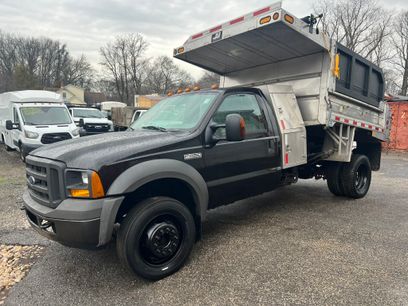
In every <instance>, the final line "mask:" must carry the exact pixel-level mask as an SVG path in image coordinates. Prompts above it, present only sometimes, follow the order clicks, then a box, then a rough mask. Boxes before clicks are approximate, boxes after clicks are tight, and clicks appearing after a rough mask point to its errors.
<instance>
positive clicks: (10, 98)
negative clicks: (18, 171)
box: [0, 90, 79, 160]
mask: <svg viewBox="0 0 408 306" xmlns="http://www.w3.org/2000/svg"><path fill="white" fill-rule="evenodd" d="M77 137H79V128H78V127H77V126H76V125H75V123H74V121H73V120H72V118H71V116H70V114H69V112H68V109H67V107H66V106H65V104H64V102H63V100H62V98H61V96H60V95H59V94H56V93H54V92H50V91H44V90H24V91H14V92H6V93H2V94H0V138H1V140H2V142H3V144H4V145H5V147H6V150H12V149H15V150H17V151H19V152H20V156H21V159H22V160H25V156H26V155H27V154H28V153H29V152H30V151H32V150H34V149H36V148H38V147H40V146H42V145H44V144H50V143H54V142H58V141H62V140H65V139H71V138H77Z"/></svg>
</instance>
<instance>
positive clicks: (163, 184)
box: [115, 178, 201, 238]
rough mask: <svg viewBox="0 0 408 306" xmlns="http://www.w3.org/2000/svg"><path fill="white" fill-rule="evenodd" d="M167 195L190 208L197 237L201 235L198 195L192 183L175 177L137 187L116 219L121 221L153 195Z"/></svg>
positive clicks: (124, 202)
mask: <svg viewBox="0 0 408 306" xmlns="http://www.w3.org/2000/svg"><path fill="white" fill-rule="evenodd" d="M158 196H165V197H170V198H173V199H176V200H177V201H180V202H181V203H183V204H184V205H186V206H187V207H188V209H189V210H190V212H191V214H192V216H193V218H194V220H195V223H196V229H197V238H200V237H201V216H200V215H199V214H198V213H197V211H199V210H197V208H198V207H197V205H199V203H198V200H197V198H196V196H195V195H194V192H193V190H192V189H191V187H190V185H189V184H188V183H186V182H185V181H183V180H180V179H174V178H164V179H158V180H155V181H152V182H149V183H146V184H145V185H143V186H141V187H139V188H137V189H136V190H135V191H133V192H131V193H129V194H127V195H126V196H125V199H124V200H123V202H122V204H121V205H120V207H119V210H118V213H117V215H116V221H115V222H118V223H120V222H121V221H122V220H123V218H124V217H125V216H126V214H127V213H128V212H129V210H131V209H132V208H133V207H135V205H137V203H140V202H141V201H142V200H144V199H147V198H152V197H158Z"/></svg>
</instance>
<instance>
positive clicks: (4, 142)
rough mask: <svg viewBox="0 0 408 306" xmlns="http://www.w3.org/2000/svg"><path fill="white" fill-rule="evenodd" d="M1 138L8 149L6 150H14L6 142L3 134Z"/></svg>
mask: <svg viewBox="0 0 408 306" xmlns="http://www.w3.org/2000/svg"><path fill="white" fill-rule="evenodd" d="M1 140H2V142H3V144H4V148H5V149H6V151H12V148H10V147H9V146H8V145H7V144H6V139H5V138H4V136H3V135H1Z"/></svg>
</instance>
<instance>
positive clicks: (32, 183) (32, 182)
mask: <svg viewBox="0 0 408 306" xmlns="http://www.w3.org/2000/svg"><path fill="white" fill-rule="evenodd" d="M28 181H29V182H30V184H31V185H35V183H36V182H37V181H36V179H35V177H34V176H29V177H28Z"/></svg>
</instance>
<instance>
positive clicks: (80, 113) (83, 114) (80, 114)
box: [72, 108, 105, 118]
mask: <svg viewBox="0 0 408 306" xmlns="http://www.w3.org/2000/svg"><path fill="white" fill-rule="evenodd" d="M72 112H73V113H72V116H74V117H76V118H105V116H104V115H103V114H102V113H101V111H100V110H98V109H89V108H88V109H86V108H85V109H76V108H75V109H73V110H72Z"/></svg>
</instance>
